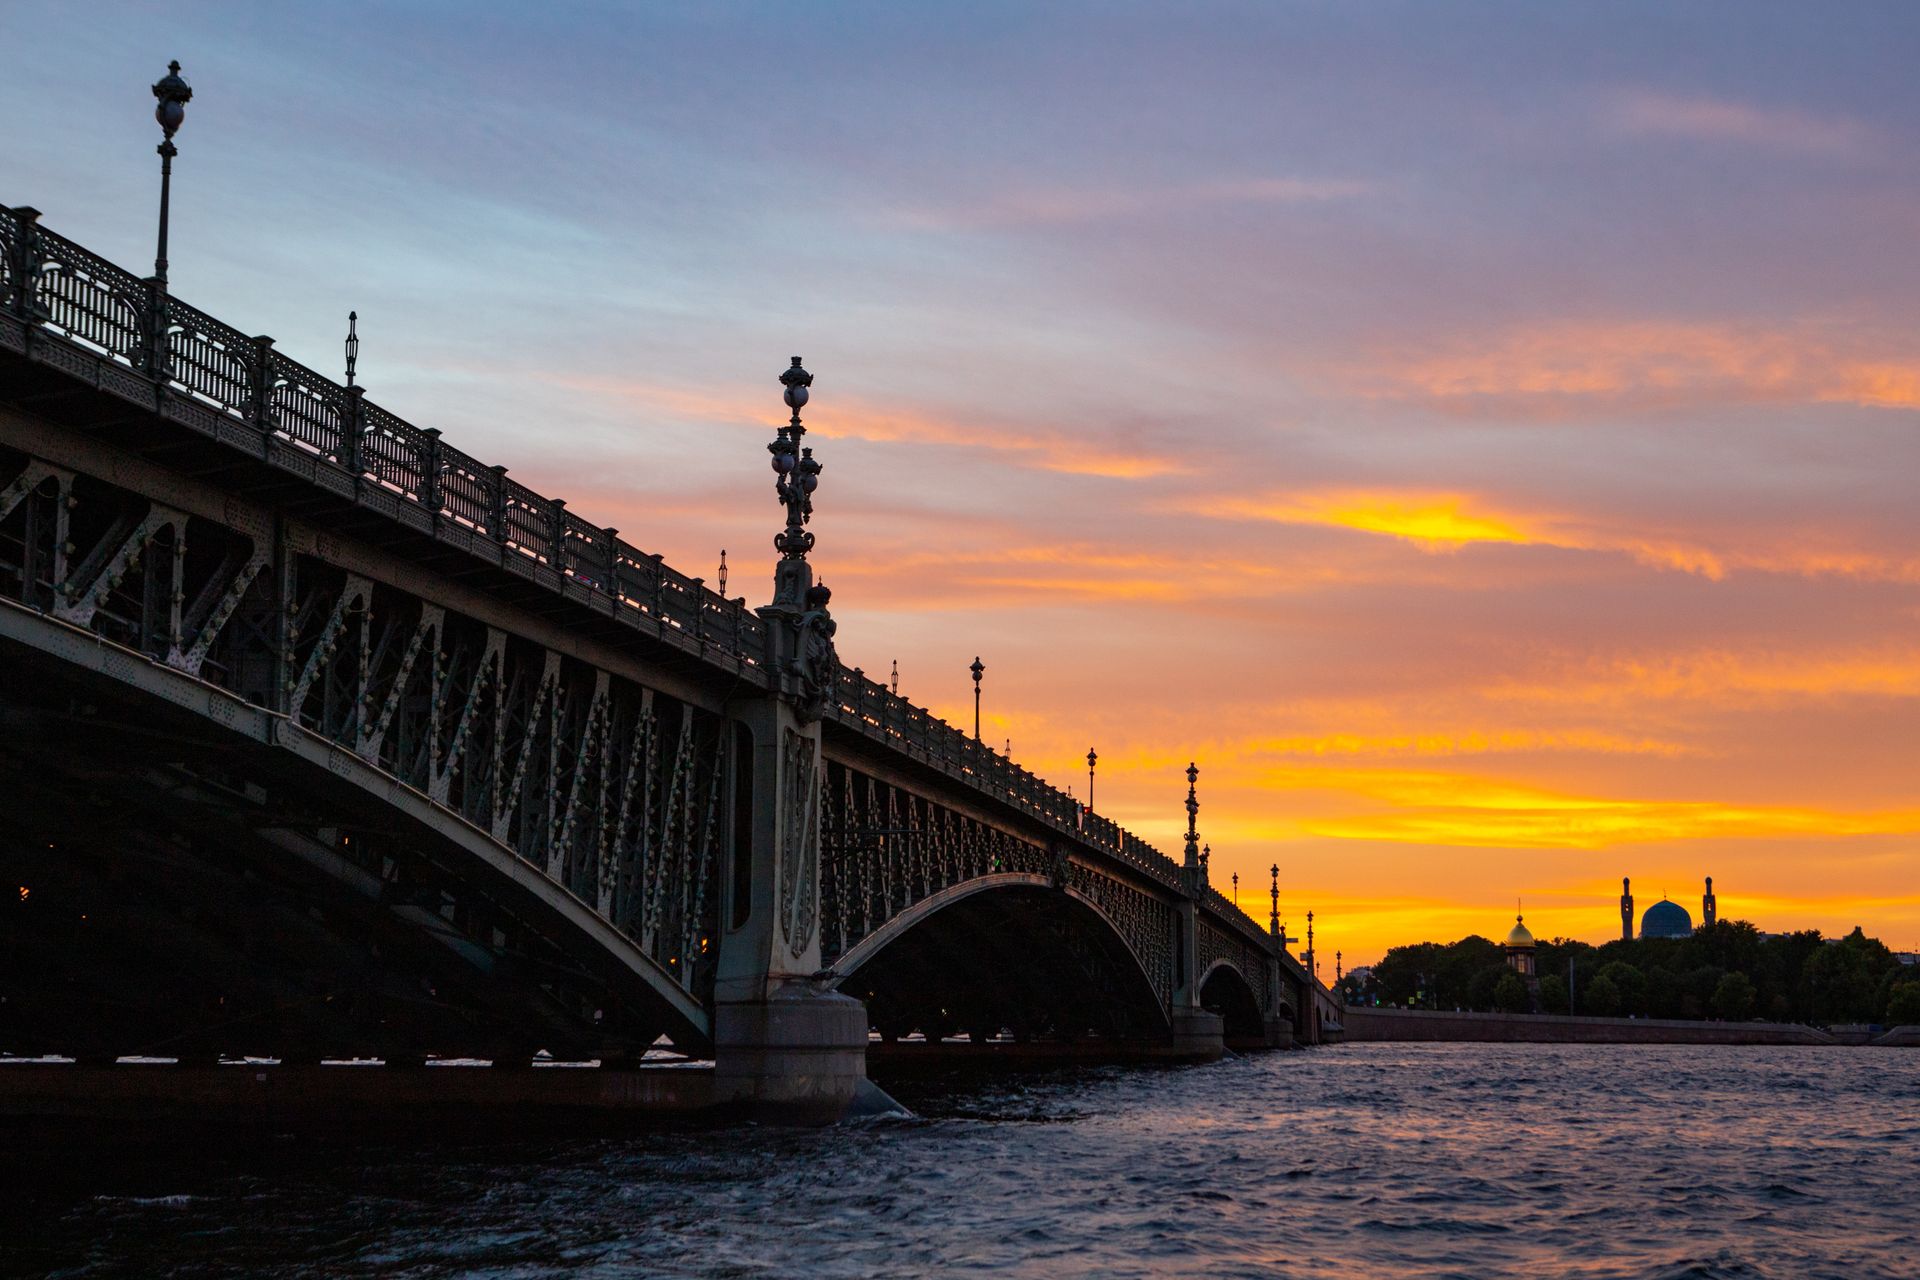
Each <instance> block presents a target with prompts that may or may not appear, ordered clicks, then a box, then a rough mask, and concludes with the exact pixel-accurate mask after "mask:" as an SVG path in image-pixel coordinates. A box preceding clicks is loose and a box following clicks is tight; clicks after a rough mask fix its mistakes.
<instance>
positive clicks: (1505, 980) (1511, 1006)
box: [1493, 969, 1533, 1013]
mask: <svg viewBox="0 0 1920 1280" xmlns="http://www.w3.org/2000/svg"><path fill="white" fill-rule="evenodd" d="M1493 1003H1494V1005H1495V1006H1496V1007H1497V1008H1499V1010H1500V1011H1501V1012H1502V1013H1526V1012H1527V1011H1528V1010H1529V1009H1531V1008H1532V1007H1533V999H1532V997H1531V996H1529V995H1528V994H1527V984H1526V982H1525V981H1524V980H1523V979H1522V978H1521V977H1520V975H1519V974H1517V973H1515V972H1514V971H1513V970H1511V969H1509V970H1507V971H1506V972H1505V973H1503V974H1501V975H1500V981H1498V982H1496V983H1495V984H1494V986H1493Z"/></svg>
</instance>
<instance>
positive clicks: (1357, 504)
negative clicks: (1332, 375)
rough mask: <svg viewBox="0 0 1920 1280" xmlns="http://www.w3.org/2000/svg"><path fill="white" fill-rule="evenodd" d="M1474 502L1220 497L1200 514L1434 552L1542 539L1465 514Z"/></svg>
mask: <svg viewBox="0 0 1920 1280" xmlns="http://www.w3.org/2000/svg"><path fill="white" fill-rule="evenodd" d="M1472 501H1473V499H1472V498H1470V497H1467V496H1466V495H1463V494H1457V493H1428V494H1420V493H1378V492H1365V493H1363V492H1339V493H1304V494H1294V495H1291V496H1281V497H1274V498H1267V499H1258V498H1220V499H1216V500H1213V501H1210V502H1206V503H1203V504H1202V505H1201V508H1200V510H1201V512H1202V514H1205V515H1213V516H1230V517H1238V518H1242V519H1252V520H1273V521H1277V522H1279V523H1282V524H1318V525H1330V526H1333V527H1335V528H1343V529H1358V530H1362V531H1364V532H1367V533H1384V534H1387V535H1390V536H1392V537H1396V538H1405V539H1407V540H1408V541H1410V542H1413V543H1416V544H1418V545H1420V546H1421V547H1423V548H1425V549H1427V550H1430V551H1451V550H1454V549H1456V548H1458V547H1460V546H1463V545H1465V544H1466V543H1469V542H1511V543H1528V542H1535V541H1538V540H1539V538H1538V537H1537V536H1536V535H1535V534H1534V533H1532V532H1531V531H1529V530H1528V529H1527V528H1526V527H1525V525H1524V522H1523V521H1521V520H1520V519H1519V518H1518V517H1514V516H1506V515H1497V514H1493V513H1475V512H1470V511H1468V510H1466V507H1467V504H1468V503H1470V502H1472Z"/></svg>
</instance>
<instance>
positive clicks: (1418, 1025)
mask: <svg viewBox="0 0 1920 1280" xmlns="http://www.w3.org/2000/svg"><path fill="white" fill-rule="evenodd" d="M1343 1024H1344V1038H1345V1040H1346V1041H1347V1042H1348V1043H1356V1042H1363V1041H1454V1042H1474V1041H1478V1042H1488V1043H1498V1044H1511V1043H1527V1044H1781V1045H1794V1044H1811V1045H1840V1044H1847V1043H1853V1044H1863V1043H1864V1044H1872V1045H1876V1046H1881V1047H1897V1046H1912V1047H1920V1027H1894V1028H1892V1029H1891V1030H1889V1031H1887V1032H1885V1033H1884V1034H1882V1035H1880V1036H1878V1037H1875V1038H1872V1039H1865V1038H1862V1039H1853V1038H1852V1037H1847V1038H1844V1039H1843V1038H1841V1037H1837V1036H1834V1035H1830V1034H1828V1033H1827V1032H1825V1031H1823V1030H1821V1029H1820V1028H1818V1027H1808V1026H1802V1025H1800V1024H1798V1023H1786V1022H1686V1021H1667V1020H1663V1019H1652V1018H1590V1017H1567V1016H1564V1015H1560V1014H1550V1013H1448V1012H1444V1011H1430V1010H1425V1009H1367V1008H1361V1007H1359V1006H1353V1007H1350V1008H1348V1009H1347V1010H1346V1011H1345V1013H1344V1015H1343Z"/></svg>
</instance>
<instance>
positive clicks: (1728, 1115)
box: [0, 1045, 1920, 1280]
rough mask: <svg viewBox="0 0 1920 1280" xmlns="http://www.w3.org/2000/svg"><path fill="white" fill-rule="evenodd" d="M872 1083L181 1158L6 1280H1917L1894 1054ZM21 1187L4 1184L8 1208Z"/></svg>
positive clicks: (65, 1231) (1407, 1053)
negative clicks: (870, 1110)
mask: <svg viewBox="0 0 1920 1280" xmlns="http://www.w3.org/2000/svg"><path fill="white" fill-rule="evenodd" d="M897 1092H899V1093H901V1094H903V1095H906V1096H908V1097H910V1098H911V1101H912V1102H913V1104H914V1105H915V1107H916V1109H917V1110H918V1111H919V1112H920V1118H918V1119H915V1120H912V1121H896V1122H883V1123H879V1124H873V1125H868V1126H864V1127H857V1128H842V1129H837V1130H828V1131H814V1132H790V1131H778V1130H764V1129H753V1128H739V1129H728V1130H722V1131H716V1132H707V1133H698V1134H674V1135H665V1136H651V1137H644V1138H623V1139H620V1140H617V1141H581V1142H571V1143H565V1144H547V1145H533V1146H530V1145H517V1146H512V1147H500V1146H496V1147H475V1146H463V1147H459V1148H454V1149H449V1150H429V1149H421V1148H419V1147H408V1148H404V1149H388V1150H378V1151H370V1150H367V1149H364V1148H362V1149H358V1150H352V1151H338V1150H336V1151H332V1152H321V1153H315V1152H313V1151H312V1150H311V1148H310V1147H307V1146H302V1147H292V1146H291V1144H289V1149H287V1150H283V1151H280V1152H278V1153H277V1154H271V1155H269V1156H267V1157H260V1156H255V1157H252V1158H250V1159H249V1160H248V1161H247V1162H246V1163H245V1164H242V1165H238V1166H234V1167H209V1166H208V1165H207V1164H206V1163H204V1159H202V1160H200V1161H198V1162H196V1161H190V1160H188V1159H186V1158H185V1157H184V1156H183V1158H182V1159H181V1160H180V1161H178V1162H170V1161H162V1162H158V1163H154V1162H145V1163H140V1164H136V1165H134V1166H131V1167H128V1166H121V1167H117V1168H115V1169H112V1170H101V1171H98V1172H96V1173H90V1174H87V1175H85V1176H86V1177H94V1178H98V1179H99V1181H98V1182H97V1183H96V1184H94V1185H78V1186H76V1185H60V1184H59V1183H58V1181H57V1180H55V1181H54V1182H52V1183H47V1185H49V1186H53V1187H55V1188H56V1189H52V1190H48V1189H44V1187H43V1189H42V1190H40V1191H38V1192H36V1191H34V1190H33V1189H32V1188H33V1186H34V1185H36V1184H40V1183H43V1182H45V1181H46V1180H45V1179H43V1178H42V1177H41V1174H40V1173H39V1172H36V1171H45V1170H49V1169H54V1168H57V1167H58V1166H59V1165H60V1162H61V1161H62V1159H63V1153H60V1152H58V1151H52V1150H47V1151H36V1152H18V1151H11V1152H6V1153H5V1155H6V1168H7V1170H8V1174H9V1178H10V1180H15V1185H16V1187H17V1188H18V1190H15V1191H13V1192H11V1193H10V1195H9V1199H10V1201H11V1204H12V1208H13V1210H14V1214H13V1216H12V1217H10V1218H9V1219H8V1220H7V1221H6V1222H5V1223H4V1224H3V1225H4V1239H3V1240H0V1250H4V1253H0V1256H4V1257H5V1258H6V1259H7V1263H6V1265H5V1266H4V1267H0V1271H4V1272H5V1274H8V1275H29V1274H39V1273H43V1272H47V1271H51V1272H52V1273H53V1274H56V1275H62V1276H87V1277H106V1276H112V1277H139V1278H140V1280H156V1278H158V1277H185V1276H194V1277H200V1276H234V1277H239V1276H246V1277H255V1276H259V1277H276V1278H280V1277H348V1276H382V1277H418V1278H422V1280H424V1278H426V1277H435V1278H439V1277H456V1276H457V1277H472V1278H476V1280H477V1278H479V1277H487V1278H489V1280H547V1278H549V1277H563V1276H564V1277H571V1276H585V1277H642V1276H699V1277H708V1276H756V1277H759V1276H782V1277H784V1276H804V1277H837V1276H922V1275H981V1274H993V1275H1005V1276H1032V1277H1043V1276H1044V1277H1054V1276H1206V1277H1214V1278H1219V1277H1234V1276H1274V1275H1282V1274H1286V1275H1294V1276H1462V1277H1475V1278H1476V1280H1477V1278H1479V1277H1489V1276H1527V1277H1543V1276H1581V1277H1602V1276H1675V1277H1678V1276H1778V1277H1788V1276H1793V1277H1799V1276H1848V1277H1874V1276H1901V1277H1914V1276H1920V1177H1917V1176H1916V1175H1920V1053H1916V1052H1913V1051H1910V1050H1909V1051H1902V1050H1873V1049H1854V1050H1846V1049H1819V1048H1731V1047H1718V1046H1716V1047H1699V1048H1666V1047H1659V1048H1653V1047H1642V1046H1542V1045H1352V1046H1345V1047H1339V1048H1332V1049H1321V1050H1315V1051H1313V1052H1309V1053H1290V1054H1271V1055H1264V1056H1259V1057H1249V1058H1239V1059H1231V1060H1228V1061H1225V1062H1221V1063H1219V1064H1216V1065H1213V1066H1207V1067H1195V1068H1186V1069H1179V1070H1132V1069H1128V1070H1121V1069H1111V1070H1101V1071H1094V1072H1082V1073H1076V1074H1068V1075H1053V1076H1047V1077H1028V1078H1024V1079H1019V1080H1011V1081H1010V1080H1007V1079H1001V1080H998V1081H990V1082H985V1083H982V1082H978V1081H975V1082H974V1083H972V1084H970V1085H967V1086H965V1087H964V1088H960V1087H958V1086H954V1087H952V1088H951V1089H939V1090H930V1089H929V1087H928V1086H926V1085H924V1084H923V1085H921V1086H917V1087H915V1088H913V1089H908V1088H905V1087H903V1088H900V1089H898V1090H897ZM23 1192H24V1194H22V1193H23Z"/></svg>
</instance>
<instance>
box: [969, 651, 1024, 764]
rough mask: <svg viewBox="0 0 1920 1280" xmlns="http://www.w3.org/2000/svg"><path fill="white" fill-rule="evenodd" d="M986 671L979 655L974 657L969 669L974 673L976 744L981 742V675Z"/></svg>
mask: <svg viewBox="0 0 1920 1280" xmlns="http://www.w3.org/2000/svg"><path fill="white" fill-rule="evenodd" d="M986 669H987V664H986V663H984V662H982V661H980V655H979V654H975V655H974V657H973V665H972V666H971V667H968V668H967V670H969V671H971V672H973V740H974V741H975V742H978V741H980V673H981V672H983V671H985V670H986ZM1007 745H1008V747H1009V748H1011V747H1012V745H1013V744H1012V743H1011V742H1009V743H1008V744H1007ZM1009 754H1011V751H1009Z"/></svg>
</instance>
